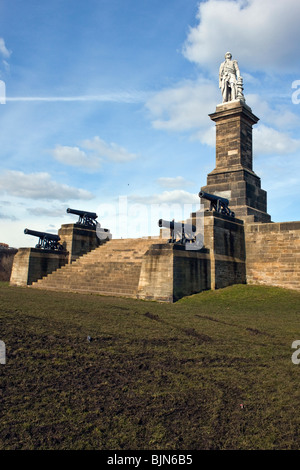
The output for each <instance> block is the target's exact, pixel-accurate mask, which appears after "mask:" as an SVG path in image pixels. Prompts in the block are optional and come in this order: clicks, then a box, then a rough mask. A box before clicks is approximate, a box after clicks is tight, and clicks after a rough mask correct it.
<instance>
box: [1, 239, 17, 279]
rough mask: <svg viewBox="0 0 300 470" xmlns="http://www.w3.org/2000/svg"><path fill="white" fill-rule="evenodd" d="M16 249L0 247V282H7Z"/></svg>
mask: <svg viewBox="0 0 300 470" xmlns="http://www.w3.org/2000/svg"><path fill="white" fill-rule="evenodd" d="M17 251H18V250H17V249H16V248H2V247H0V281H6V282H9V280H10V276H11V270H12V265H13V261H14V257H15V255H16V253H17Z"/></svg>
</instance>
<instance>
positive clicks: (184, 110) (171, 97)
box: [146, 78, 220, 143]
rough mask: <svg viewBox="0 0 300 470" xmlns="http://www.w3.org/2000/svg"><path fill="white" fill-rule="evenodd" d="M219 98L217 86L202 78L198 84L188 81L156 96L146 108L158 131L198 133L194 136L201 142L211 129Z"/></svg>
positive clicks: (149, 101)
mask: <svg viewBox="0 0 300 470" xmlns="http://www.w3.org/2000/svg"><path fill="white" fill-rule="evenodd" d="M219 98H220V97H219V96H218V89H217V87H216V86H215V84H214V83H212V82H211V81H209V80H206V79H203V78H199V79H198V80H196V81H192V80H186V81H184V82H182V83H179V84H178V85H177V86H176V87H174V88H170V89H166V90H163V91H161V92H159V93H157V94H156V95H154V96H152V97H151V98H150V99H149V100H148V102H147V103H146V106H147V108H148V109H149V111H150V113H151V115H152V118H153V121H152V125H153V127H154V128H155V129H163V130H168V131H175V132H178V131H179V132H184V131H195V134H194V135H195V136H196V137H197V138H199V139H200V140H201V138H202V136H204V135H206V133H207V132H208V130H209V128H210V127H211V121H210V120H209V118H208V114H209V113H211V112H213V111H214V109H215V107H216V103H218V101H220V99H219ZM205 140H206V138H205ZM204 143H206V141H205V142H204Z"/></svg>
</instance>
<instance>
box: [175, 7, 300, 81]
mask: <svg viewBox="0 0 300 470" xmlns="http://www.w3.org/2000/svg"><path fill="white" fill-rule="evenodd" d="M299 17H300V2H299V1H297V0H285V1H283V0H249V1H245V0H237V1H232V0H208V1H205V2H201V3H200V4H199V10H198V15H197V18H198V20H199V24H198V25H197V26H195V27H193V28H190V30H189V34H188V37H187V40H186V42H185V45H184V48H183V54H184V55H185V57H186V58H187V59H188V60H190V61H192V62H195V63H197V64H199V65H202V66H205V67H206V68H208V69H210V70H211V71H214V72H215V71H216V70H217V68H218V66H219V65H220V59H221V58H220V51H223V56H222V59H223V57H224V54H225V52H227V51H231V52H232V54H233V56H234V57H235V58H237V59H239V58H240V60H241V58H243V68H245V67H246V68H247V69H252V70H257V69H259V68H260V69H263V70H266V71H276V72H280V73H286V72H291V71H298V64H299V60H300V48H299V41H300V30H299Z"/></svg>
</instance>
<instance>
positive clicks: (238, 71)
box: [233, 60, 241, 78]
mask: <svg viewBox="0 0 300 470" xmlns="http://www.w3.org/2000/svg"><path fill="white" fill-rule="evenodd" d="M233 63H234V68H235V73H236V78H239V77H240V76H241V72H240V69H239V65H238V63H237V60H234V61H233Z"/></svg>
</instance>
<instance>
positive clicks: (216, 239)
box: [204, 211, 246, 289]
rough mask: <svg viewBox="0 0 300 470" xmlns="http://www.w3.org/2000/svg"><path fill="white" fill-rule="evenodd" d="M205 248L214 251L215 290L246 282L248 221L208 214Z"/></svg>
mask: <svg viewBox="0 0 300 470" xmlns="http://www.w3.org/2000/svg"><path fill="white" fill-rule="evenodd" d="M204 245H205V247H206V248H208V249H209V250H210V263H211V285H210V288H211V289H220V288H222V287H227V286H231V285H233V284H245V282H246V249H245V233H244V222H243V221H242V220H240V219H237V218H234V217H229V216H227V215H222V214H219V213H218V212H211V211H207V212H204Z"/></svg>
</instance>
